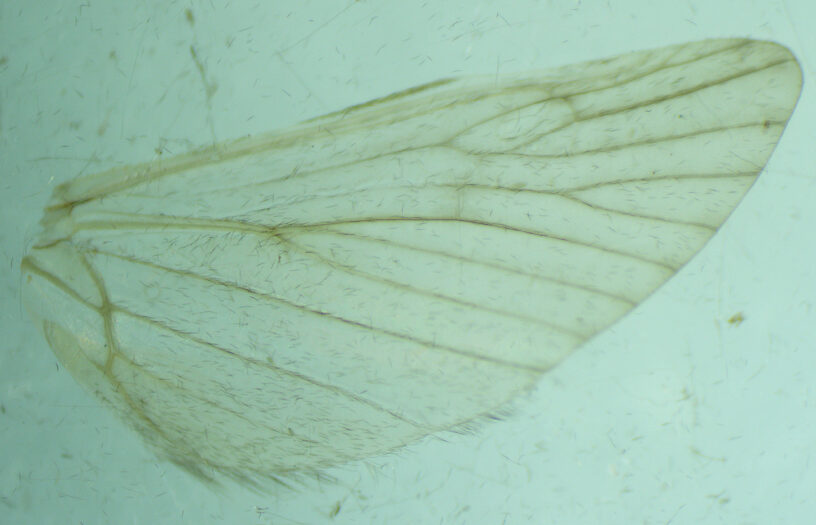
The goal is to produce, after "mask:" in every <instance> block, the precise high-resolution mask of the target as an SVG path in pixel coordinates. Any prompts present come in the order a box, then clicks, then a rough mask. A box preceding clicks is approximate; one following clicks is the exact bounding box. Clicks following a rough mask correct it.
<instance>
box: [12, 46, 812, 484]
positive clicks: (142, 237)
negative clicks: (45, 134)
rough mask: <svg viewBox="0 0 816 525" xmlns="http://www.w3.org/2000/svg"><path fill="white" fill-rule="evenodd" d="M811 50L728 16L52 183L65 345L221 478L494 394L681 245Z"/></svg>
mask: <svg viewBox="0 0 816 525" xmlns="http://www.w3.org/2000/svg"><path fill="white" fill-rule="evenodd" d="M800 85H801V74H800V70H799V67H798V65H797V63H796V60H795V59H794V58H793V56H792V55H791V54H790V53H789V52H788V51H787V50H786V49H785V48H783V47H781V46H779V45H776V44H772V43H768V42H756V41H748V40H710V41H704V42H696V43H691V44H686V45H680V46H674V47H667V48H663V49H658V50H654V51H647V52H639V53H633V54H629V55H624V56H621V57H617V58H613V59H610V60H604V61H600V62H591V63H586V64H580V65H575V66H570V67H566V68H561V69H556V70H552V71H545V72H539V73H533V74H526V75H518V76H511V77H498V78H497V77H494V76H490V77H485V78H465V79H459V80H445V81H439V82H436V83H433V84H429V85H427V86H421V87H418V88H414V89H411V90H409V91H406V92H403V93H399V94H395V95H392V96H389V97H386V98H383V99H380V100H376V101H372V102H369V103H366V104H362V105H359V106H356V107H352V108H349V109H347V110H343V111H340V112H337V113H333V114H331V115H327V116H325V117H321V118H317V119H314V120H311V121H309V122H306V123H304V124H301V125H299V126H297V127H295V128H293V129H290V130H287V131H285V132H280V133H275V134H271V135H267V136H263V137H257V138H249V139H243V140H239V141H236V142H232V143H228V144H221V145H218V146H214V147H211V148H207V149H204V150H201V151H197V152H194V153H191V154H187V155H183V156H181V157H177V158H173V159H169V160H167V159H164V160H160V161H157V162H154V163H151V164H143V165H138V166H131V167H125V168H120V169H115V170H112V171H109V172H105V173H101V174H97V175H93V176H87V177H82V178H79V179H76V180H74V181H71V182H69V183H67V184H64V185H62V186H60V187H58V188H57V189H56V191H55V193H54V196H53V200H52V202H51V204H50V205H49V206H48V208H47V209H46V214H45V218H44V219H43V226H44V232H43V234H42V237H41V238H40V240H39V242H38V243H37V244H36V245H35V246H34V247H33V248H32V249H31V251H30V253H29V255H28V256H27V257H26V258H25V260H24V262H23V264H22V267H23V272H24V273H25V275H26V279H25V283H26V285H25V289H26V298H27V304H28V306H29V309H30V311H31V313H32V315H33V317H34V318H35V319H36V320H37V322H38V323H39V326H40V327H41V329H42V331H43V332H44V333H45V336H46V338H47V340H48V342H49V344H50V345H51V347H52V348H53V350H54V352H55V353H56V355H57V357H58V358H59V359H60V361H61V362H62V363H63V364H64V365H65V366H66V368H68V369H69V370H70V371H71V373H72V374H73V375H74V377H76V379H77V380H78V381H79V382H81V383H82V384H84V385H85V386H86V387H87V388H89V389H90V390H91V391H93V392H95V393H96V394H97V395H99V396H100V397H102V398H103V399H105V400H106V401H107V402H108V403H110V404H111V405H113V406H114V407H115V408H116V409H117V410H118V411H119V412H120V413H121V414H122V415H123V416H124V417H125V418H126V419H128V420H129V421H130V422H131V423H132V424H133V425H135V426H136V427H137V429H138V430H139V431H140V432H141V434H142V435H143V436H144V437H145V438H146V440H147V441H148V443H150V444H151V445H152V446H153V447H154V448H156V449H157V450H158V451H159V452H160V453H161V454H162V455H164V456H166V457H168V458H170V459H171V460H173V461H175V462H176V463H178V464H180V465H182V466H184V467H185V468H187V469H189V470H191V471H192V472H194V473H196V474H198V475H201V476H203V477H208V476H209V475H210V473H211V472H213V471H215V472H221V473H223V474H227V475H229V476H233V477H236V478H241V479H252V478H255V477H259V476H260V477H263V476H279V475H284V474H286V473H289V472H293V471H302V470H306V471H309V470H314V469H319V468H323V467H327V466H331V465H335V464H338V463H341V462H344V461H347V460H350V459H355V458H364V457H367V456H371V455H373V454H378V453H383V452H386V451H388V450H391V449H394V448H395V447H397V446H400V445H403V444H405V443H407V442H410V441H412V440H415V439H417V438H419V437H421V436H423V435H426V434H428V433H431V432H434V431H438V430H441V429H449V428H455V427H457V426H459V428H461V425H462V424H464V423H466V422H467V421H470V420H472V419H474V418H477V417H479V416H483V415H486V414H489V413H491V411H494V410H496V409H497V408H498V407H499V406H501V405H502V403H504V402H506V401H507V400H509V399H510V398H512V397H513V396H514V395H516V394H518V393H519V392H521V391H523V390H525V389H527V388H529V387H530V386H531V385H532V384H533V383H534V382H535V381H536V379H537V378H538V377H539V376H540V375H541V373H543V372H544V371H546V370H548V369H549V368H551V367H552V366H554V365H555V364H557V363H558V362H559V361H561V359H563V358H564V357H565V356H566V355H567V354H568V353H569V352H570V351H572V350H573V349H575V348H576V347H577V346H579V345H580V344H581V343H583V342H584V341H586V340H587V339H588V338H590V337H592V336H593V335H594V334H596V333H598V332H599V331H600V330H602V329H603V328H605V327H607V326H609V325H610V324H612V323H614V322H615V321H616V320H618V319H619V318H620V317H621V316H623V315H624V314H626V312H628V311H629V310H631V309H632V308H633V307H634V306H635V305H637V304H638V303H639V302H640V301H642V300H643V299H644V298H645V297H647V296H648V295H649V294H650V293H651V292H653V291H654V290H655V289H656V288H657V287H658V286H660V285H661V284H662V283H663V282H665V281H666V280H667V279H668V278H669V277H670V276H671V275H673V274H674V273H675V272H676V271H677V270H678V269H679V268H680V267H681V266H682V265H683V264H684V263H686V261H688V260H689V259H690V258H691V257H692V256H693V255H694V254H695V253H696V252H697V251H698V250H700V248H701V247H702V246H703V245H704V244H705V242H706V241H707V240H708V239H709V238H710V237H711V236H712V234H713V233H714V232H715V231H716V229H717V228H718V227H719V226H720V225H721V224H722V222H723V221H724V220H725V218H726V217H727V216H728V214H729V213H731V211H732V210H733V208H734V207H735V206H736V205H737V203H738V202H739V200H740V199H741V198H742V196H743V195H744V194H745V192H746V191H747V190H748V188H749V187H750V186H751V184H752V183H753V182H754V180H755V179H756V177H757V175H758V173H759V172H760V170H761V169H762V167H763V166H764V165H765V162H766V160H767V159H768V156H769V155H770V154H771V151H772V150H773V148H774V146H775V144H776V143H777V141H778V139H779V136H780V134H781V133H782V130H783V128H784V126H785V124H786V122H787V120H788V117H789V115H790V113H791V111H792V109H793V106H794V104H795V102H796V100H797V97H798V94H799V90H800Z"/></svg>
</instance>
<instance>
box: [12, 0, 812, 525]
mask: <svg viewBox="0 0 816 525" xmlns="http://www.w3.org/2000/svg"><path fill="white" fill-rule="evenodd" d="M813 6H814V3H813V2H811V1H810V0H788V1H781V0H774V1H767V0H757V1H744V0H733V1H713V0H710V1H699V2H697V1H686V2H673V1H672V2H655V1H650V0H642V1H624V0H609V1H604V2H534V1H507V0H503V1H491V2H480V1H470V0H469V1H457V2H452V1H439V2H406V1H402V0H401V1H380V2H378V1H374V0H363V1H357V2H352V1H348V0H332V1H298V2H279V1H274V2H258V1H256V0H251V1H250V0H235V1H231V2H226V1H219V0H212V1H210V0H208V1H189V2H173V1H167V0H161V1H159V0H144V1H140V2H120V1H114V0H107V1H91V2H85V1H69V0H65V1H54V0H49V1H45V0H40V1H36V0H5V1H3V2H2V3H0V57H2V58H3V63H2V65H0V214H1V215H0V217H1V218H2V221H1V222H0V250H1V251H0V254H1V255H2V259H0V264H2V265H3V268H4V272H3V274H2V279H3V284H2V290H3V295H2V302H0V315H2V321H0V323H2V324H1V325H0V333H2V343H0V344H2V347H0V348H2V350H0V405H2V407H1V408H2V409H3V410H2V411H0V523H14V524H18V523H19V524H23V523H37V524H44V523H60V524H65V523H76V524H78V523H84V524H86V525H91V524H97V523H99V524H103V523H104V524H107V523H111V524H130V523H133V524H138V523H191V524H203V523H230V524H256V523H258V524H266V523H275V524H279V523H282V524H289V523H319V522H322V521H324V520H325V521H331V522H332V523H349V524H357V523H366V522H370V523H468V524H478V523H496V524H498V523H507V524H516V523H565V524H574V523H605V524H608V523H625V524H632V523H667V522H669V521H671V522H672V523H695V524H700V523H726V524H751V523H757V524H764V523H805V522H807V521H809V520H811V519H812V517H813V516H814V515H816V498H814V497H813V495H814V494H816V469H814V468H813V467H812V465H813V464H816V416H815V414H814V405H816V389H814V386H813V385H814V384H816V351H815V350H816V348H814V347H815V346H816V343H814V336H816V311H814V301H815V300H816V265H814V263H813V261H814V259H816V257H814V256H815V255H816V242H815V239H816V238H815V237H814V231H816V206H814V202H816V150H815V149H814V146H813V140H814V137H815V136H816V131H815V130H816V96H815V95H814V94H813V93H812V89H813V86H814V84H816V78H814V73H813V72H814V67H816V34H814V32H813V30H812V26H813V21H814V20H816V8H814V7H813ZM187 8H190V9H191V10H192V12H193V13H194V16H195V24H194V26H192V27H191V26H190V24H188V22H187V21H186V19H185V16H184V10H185V9H187ZM710 37H753V38H767V39H772V40H776V41H778V42H781V43H784V44H785V45H787V46H789V47H790V48H791V49H792V50H793V52H794V53H795V54H796V55H797V56H798V58H799V60H800V61H801V63H802V66H803V69H804V71H805V87H804V90H803V94H802V98H801V100H800V102H799V106H798V107H797V109H796V110H795V112H794V115H793V118H792V120H791V123H790V125H789V127H788V129H787V130H786V132H785V134H784V135H783V137H782V141H781V143H780V145H779V147H778V149H777V151H776V153H775V154H774V156H773V157H772V159H771V161H770V163H769V165H768V167H767V169H766V171H765V173H764V174H763V175H762V176H761V177H760V178H759V180H758V182H757V183H756V185H755V186H754V188H753V189H752V190H751V192H750V193H749V194H748V196H747V197H746V199H745V200H744V201H743V203H742V204H741V206H740V207H739V208H738V209H737V211H736V212H735V213H734V215H733V216H732V217H731V218H730V219H729V221H728V222H727V223H726V225H725V227H724V228H723V229H722V231H721V232H720V233H719V234H718V235H717V236H716V237H715V239H714V240H713V241H712V242H711V243H710V244H709V245H708V246H707V247H706V248H705V249H704V251H703V252H702V253H701V254H700V255H699V256H698V257H697V258H696V259H695V260H694V261H692V263H690V264H689V265H688V266H687V267H685V268H684V269H683V270H682V271H681V273H680V274H679V275H678V276H677V277H676V278H675V279H673V280H672V281H670V283H669V284H668V285H667V286H665V287H664V288H662V289H661V290H660V291H659V292H658V293H657V294H655V295H654V296H653V297H652V298H650V299H649V300H648V301H646V302H645V303H644V304H643V305H642V306H641V307H639V308H638V309H637V310H636V311H635V312H633V314H631V315H629V316H628V317H627V318H625V319H624V320H623V321H622V322H621V323H619V324H618V325H616V326H615V327H614V328H613V329H612V330H610V331H607V332H606V333H604V334H602V335H601V336H599V337H597V338H596V339H595V340H593V341H591V342H590V343H589V344H588V345H587V346H585V347H584V348H582V349H580V350H579V351H577V352H576V353H575V354H574V355H573V356H571V357H570V358H569V359H568V360H567V361H566V362H565V363H564V364H563V365H561V366H560V367H558V368H557V369H555V370H554V371H553V372H551V373H549V374H547V375H546V376H545V377H544V378H543V379H542V381H541V384H540V386H539V388H538V389H537V390H536V391H535V392H533V393H532V394H531V395H529V396H527V397H526V398H524V399H521V400H519V401H518V402H517V403H516V404H515V406H514V409H515V413H514V415H513V416H512V417H510V418H509V419H508V420H506V421H503V422H498V423H494V424H491V425H488V426H486V427H484V428H483V429H482V431H480V432H479V433H478V434H477V435H471V436H455V435H442V436H440V437H442V438H443V439H444V440H440V439H435V438H431V439H427V440H425V441H423V442H421V443H419V444H416V445H413V446H411V447H409V448H407V449H404V450H402V451H400V452H398V453H395V454H393V455H391V456H388V457H384V458H378V459H375V460H372V461H369V462H365V463H356V464H352V465H348V466H346V467H344V468H342V469H338V470H336V471H333V472H332V474H333V475H335V476H337V477H338V478H339V481H338V482H334V483H331V482H323V483H315V482H307V483H305V484H304V486H303V487H302V488H301V489H300V490H299V491H297V492H295V493H292V492H289V491H284V490H281V491H280V493H278V494H273V495H268V496H261V495H258V494H253V493H250V492H247V491H244V490H243V489H241V488H235V487H232V488H228V489H226V490H224V491H222V492H220V493H213V492H211V491H209V490H208V489H206V488H205V487H203V486H202V485H200V484H199V483H198V482H197V481H195V480H193V479H190V478H189V477H187V476H186V475H185V474H183V473H181V472H179V471H178V470H177V469H175V468H174V467H173V466H171V465H168V464H165V463H159V462H157V461H156V460H155V459H154V458H153V456H152V455H151V454H150V453H149V452H148V451H146V450H145V449H144V448H143V446H142V445H141V443H140V441H139V440H138V438H136V436H135V435H134V434H132V433H131V432H130V431H129V430H128V429H126V428H124V427H123V426H122V425H121V424H120V423H119V422H118V420H116V419H115V418H114V417H113V416H112V415H111V414H109V413H108V412H107V411H106V410H104V409H102V408H101V407H100V406H99V404H98V403H97V402H96V400H95V399H94V398H92V397H91V396H89V395H88V394H86V393H85V392H84V391H82V390H81V389H80V387H78V386H77V385H76V384H75V383H74V381H73V380H72V378H71V377H70V376H69V375H68V374H67V373H66V372H65V371H64V370H62V369H61V367H59V368H58V366H57V362H56V359H55V358H54V356H53V355H52V354H51V352H50V350H49V349H48V347H47V346H46V344H45V342H44V341H43V339H42V338H41V337H40V336H39V334H37V333H35V332H34V330H33V328H32V326H31V325H30V324H29V323H28V320H27V319H26V316H25V313H24V311H23V308H22V306H21V304H20V301H19V297H18V288H19V279H20V277H19V263H20V259H21V257H22V255H23V253H24V252H25V249H26V247H27V246H28V245H30V244H31V243H32V241H33V239H34V236H35V235H36V232H37V226H36V222H37V220H38V218H39V215H40V212H41V209H42V207H43V205H44V204H45V202H46V200H47V198H48V195H49V193H50V191H51V188H53V186H54V185H55V184H57V183H59V182H61V181H64V180H67V179H69V178H72V177H74V176H76V175H77V174H80V173H88V172H95V171H99V170H102V169H105V168H108V167H111V166H114V165H119V164H121V163H130V162H135V161H143V160H150V159H153V158H155V156H156V155H157V151H159V150H163V152H164V154H165V155H166V154H172V153H178V152H182V151H185V150H187V149H189V148H191V147H194V146H200V145H206V144H208V143H210V142H211V141H212V140H213V138H214V137H215V138H217V139H219V140H221V139H226V138H231V137H236V136H240V135H244V134H249V133H257V132H263V131H268V130H271V129H274V128H279V127H283V126H286V125H288V124H292V123H295V122H297V121H299V120H302V119H304V118H307V117H312V116H315V115H319V114H322V113H325V112H328V111H332V110H336V109H340V108H342V107H345V106H347V105H350V104H354V103H359V102H362V101H365V100H368V99H371V98H373V97H376V96H380V95H384V94H388V93H390V92H393V91H396V90H400V89H403V88H407V87H410V86H413V85H417V84H420V83H423V82H427V81H430V80H435V79H438V78H441V77H448V76H452V75H460V74H470V73H495V72H499V73H500V72H506V71H517V70H529V69H535V68H542V67H547V66H552V65H558V64H564V63H571V62H575V61H579V60H584V59H592V58H600V57H603V56H609V55H612V54H617V53H621V52H627V51H632V50H639V49H645V48H650V47H658V46H663V45H667V44H673V43H679V42H685V41H688V40H696V39H703V38H710ZM191 45H192V46H194V47H195V49H196V52H197V56H198V58H199V60H200V61H201V63H202V65H203V66H204V76H203V77H202V75H201V74H200V72H199V70H198V69H197V67H196V64H195V62H194V60H193V58H192V57H191V54H190V46H191ZM208 86H209V87H210V88H213V87H215V88H216V89H215V91H214V92H213V93H212V96H211V98H210V99H209V100H208V98H207V95H206V92H207V91H206V90H207V87H208ZM736 312H742V313H743V315H744V316H745V319H746V320H745V322H743V323H742V324H741V325H739V326H732V325H730V324H728V323H727V319H728V318H729V317H731V316H732V315H733V314H735V313H736ZM338 502H340V504H341V508H340V512H339V513H338V514H337V516H335V517H334V518H333V519H330V516H329V515H330V513H331V512H332V509H333V508H334V507H335V505H336V504H337V503H338Z"/></svg>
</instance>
